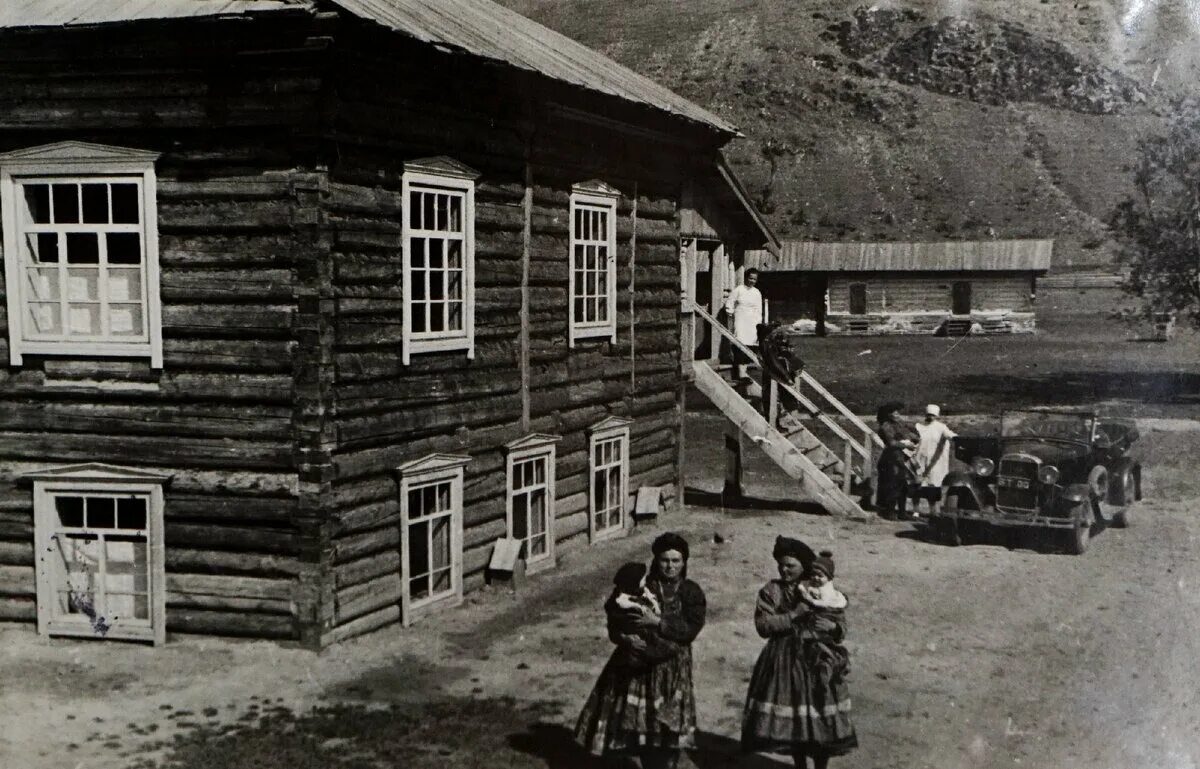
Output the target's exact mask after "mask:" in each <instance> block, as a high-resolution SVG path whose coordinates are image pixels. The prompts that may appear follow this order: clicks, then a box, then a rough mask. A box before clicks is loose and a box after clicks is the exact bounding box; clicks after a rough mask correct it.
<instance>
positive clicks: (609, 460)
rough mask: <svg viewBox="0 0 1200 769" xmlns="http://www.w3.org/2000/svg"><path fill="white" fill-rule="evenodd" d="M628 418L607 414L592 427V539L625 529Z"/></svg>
mask: <svg viewBox="0 0 1200 769" xmlns="http://www.w3.org/2000/svg"><path fill="white" fill-rule="evenodd" d="M629 424H630V422H629V420H627V419H621V418H619V417H609V418H608V419H605V420H604V421H602V422H600V423H599V424H597V425H594V426H593V427H592V429H591V437H590V440H589V452H590V470H591V472H590V476H591V483H590V489H589V491H590V493H589V495H588V496H589V498H590V501H589V512H590V530H591V536H592V541H593V542H595V541H597V540H602V539H605V538H607V537H611V536H616V535H617V534H619V533H621V532H623V531H624V530H625V526H626V521H627V516H626V507H627V502H628V498H629Z"/></svg>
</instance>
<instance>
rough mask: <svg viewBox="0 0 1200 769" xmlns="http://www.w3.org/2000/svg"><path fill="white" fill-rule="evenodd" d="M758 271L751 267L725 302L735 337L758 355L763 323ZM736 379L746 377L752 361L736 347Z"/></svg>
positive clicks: (734, 354)
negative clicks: (747, 366)
mask: <svg viewBox="0 0 1200 769" xmlns="http://www.w3.org/2000/svg"><path fill="white" fill-rule="evenodd" d="M757 284H758V270H756V269H754V268H753V267H751V268H750V269H748V270H746V274H745V276H744V277H743V278H742V285H740V286H738V287H736V288H734V289H733V290H732V291H730V292H729V298H728V299H726V300H725V315H726V317H727V318H728V319H729V320H728V322H729V325H730V327H731V328H732V329H733V335H734V336H735V337H737V340H738V341H739V342H741V343H742V344H743V345H745V346H746V347H749V348H750V350H751V351H752V352H754V353H755V354H757V353H758V325H759V324H760V323H762V321H763V297H762V292H761V291H759V290H758V288H757V287H756V286H757ZM733 361H734V369H733V372H734V378H735V379H736V380H738V381H740V380H742V379H744V378H745V377H746V364H747V363H750V362H751V360H750V359H749V358H748V357H747V356H746V354H745V353H743V352H742V351H741V350H739V349H737V348H736V347H735V348H734V350H733Z"/></svg>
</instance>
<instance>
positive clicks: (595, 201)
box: [570, 190, 617, 343]
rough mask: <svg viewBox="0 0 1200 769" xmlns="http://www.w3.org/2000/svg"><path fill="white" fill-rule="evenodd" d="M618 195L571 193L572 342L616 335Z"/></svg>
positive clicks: (614, 336)
mask: <svg viewBox="0 0 1200 769" xmlns="http://www.w3.org/2000/svg"><path fill="white" fill-rule="evenodd" d="M616 219H617V202H616V194H615V193H613V194H599V193H597V192H594V191H592V192H587V193H585V192H581V191H578V190H577V191H576V192H574V193H572V195H571V276H570V277H571V279H570V284H571V285H570V294H571V306H570V314H571V317H570V342H571V343H574V341H575V340H576V339H581V338H585V337H594V336H604V337H609V338H612V339H615V338H616V329H617V324H616V309H617V306H616V305H617V301H616V298H617V292H616V242H617V234H616V233H617V222H616Z"/></svg>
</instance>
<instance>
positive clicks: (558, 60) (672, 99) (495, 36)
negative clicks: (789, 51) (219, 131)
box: [0, 0, 738, 137]
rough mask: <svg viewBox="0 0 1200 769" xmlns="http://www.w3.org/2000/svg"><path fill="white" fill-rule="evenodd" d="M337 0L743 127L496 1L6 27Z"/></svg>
mask: <svg viewBox="0 0 1200 769" xmlns="http://www.w3.org/2000/svg"><path fill="white" fill-rule="evenodd" d="M331 7H336V8H340V9H342V10H344V11H346V12H348V13H350V14H353V15H354V16H356V17H358V18H361V19H363V20H366V21H368V22H372V23H375V24H379V25H381V26H383V27H386V28H388V29H390V30H392V31H394V32H398V33H400V34H403V35H407V36H408V37H412V38H415V39H417V40H420V41H422V42H425V43H429V44H431V45H435V46H439V47H442V48H445V49H449V50H450V51H456V52H460V53H465V54H468V55H471V56H477V57H479V58H482V59H487V60H491V61H497V62H501V63H504V64H507V65H509V66H513V67H517V68H519V69H523V70H528V71H531V72H537V73H540V74H542V75H545V76H546V77H549V78H552V79H554V80H558V81H561V82H564V83H569V84H571V85H574V86H577V87H580V88H584V89H587V90H590V91H597V92H599V93H604V94H608V95H610V96H615V97H617V98H620V99H623V100H625V101H630V102H634V103H637V104H642V105H645V106H648V107H652V108H654V109H656V110H659V111H662V112H666V113H669V114H671V115H675V116H676V117H680V118H684V119H686V120H689V121H692V122H694V123H699V124H701V125H703V126H706V127H708V128H709V129H711V130H714V131H716V132H718V133H720V134H724V135H726V136H729V137H731V136H736V135H737V134H738V130H737V128H735V127H734V126H733V125H731V124H730V123H727V122H726V121H724V120H723V119H721V118H719V117H717V116H716V115H714V114H712V113H711V112H709V111H708V110H706V109H704V108H703V107H700V106H699V105H697V104H694V103H693V102H691V101H689V100H687V99H685V98H683V97H682V96H680V95H678V94H676V93H674V92H673V91H671V90H670V89H667V88H664V87H663V86H661V85H659V84H658V83H655V82H654V81H653V80H650V79H649V78H646V77H643V76H641V75H639V74H637V73H636V72H634V71H632V70H630V69H627V68H625V67H623V66H621V65H620V64H617V63H616V62H614V61H613V60H612V59H609V58H608V57H607V56H604V55H602V54H600V53H597V52H596V51H593V50H591V49H590V48H588V47H587V46H584V45H582V44H580V43H577V42H575V41H574V40H572V39H570V38H568V37H566V36H564V35H560V34H559V33H557V32H554V31H553V30H550V29H547V28H546V27H543V26H542V25H541V24H538V23H537V22H535V21H533V20H531V19H528V18H526V17H524V16H522V15H521V14H519V13H516V12H515V11H510V10H509V9H507V8H504V7H503V6H500V5H498V4H496V3H494V2H492V0H3V1H2V2H0V28H33V27H59V26H86V25H94V24H112V23H118V22H126V21H140V20H149V19H182V18H189V17H197V16H229V15H245V14H251V13H271V12H281V11H292V12H295V11H308V12H315V11H316V10H317V9H318V8H331Z"/></svg>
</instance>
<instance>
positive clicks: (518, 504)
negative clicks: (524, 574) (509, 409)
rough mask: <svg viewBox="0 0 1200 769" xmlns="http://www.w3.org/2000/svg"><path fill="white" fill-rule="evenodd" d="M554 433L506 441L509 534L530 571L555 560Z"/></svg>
mask: <svg viewBox="0 0 1200 769" xmlns="http://www.w3.org/2000/svg"><path fill="white" fill-rule="evenodd" d="M558 440H559V437H558V436H556V435H530V436H528V437H526V438H523V439H521V440H519V441H514V442H513V443H510V444H508V446H507V448H508V451H509V454H508V534H509V536H510V537H512V538H513V539H515V540H517V541H518V542H520V543H521V557H522V558H524V559H525V563H526V567H527V569H528V570H529V571H536V570H538V569H539V568H547V567H549V566H552V565H553V560H554V499H555V495H554V457H555V443H557V442H558Z"/></svg>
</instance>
